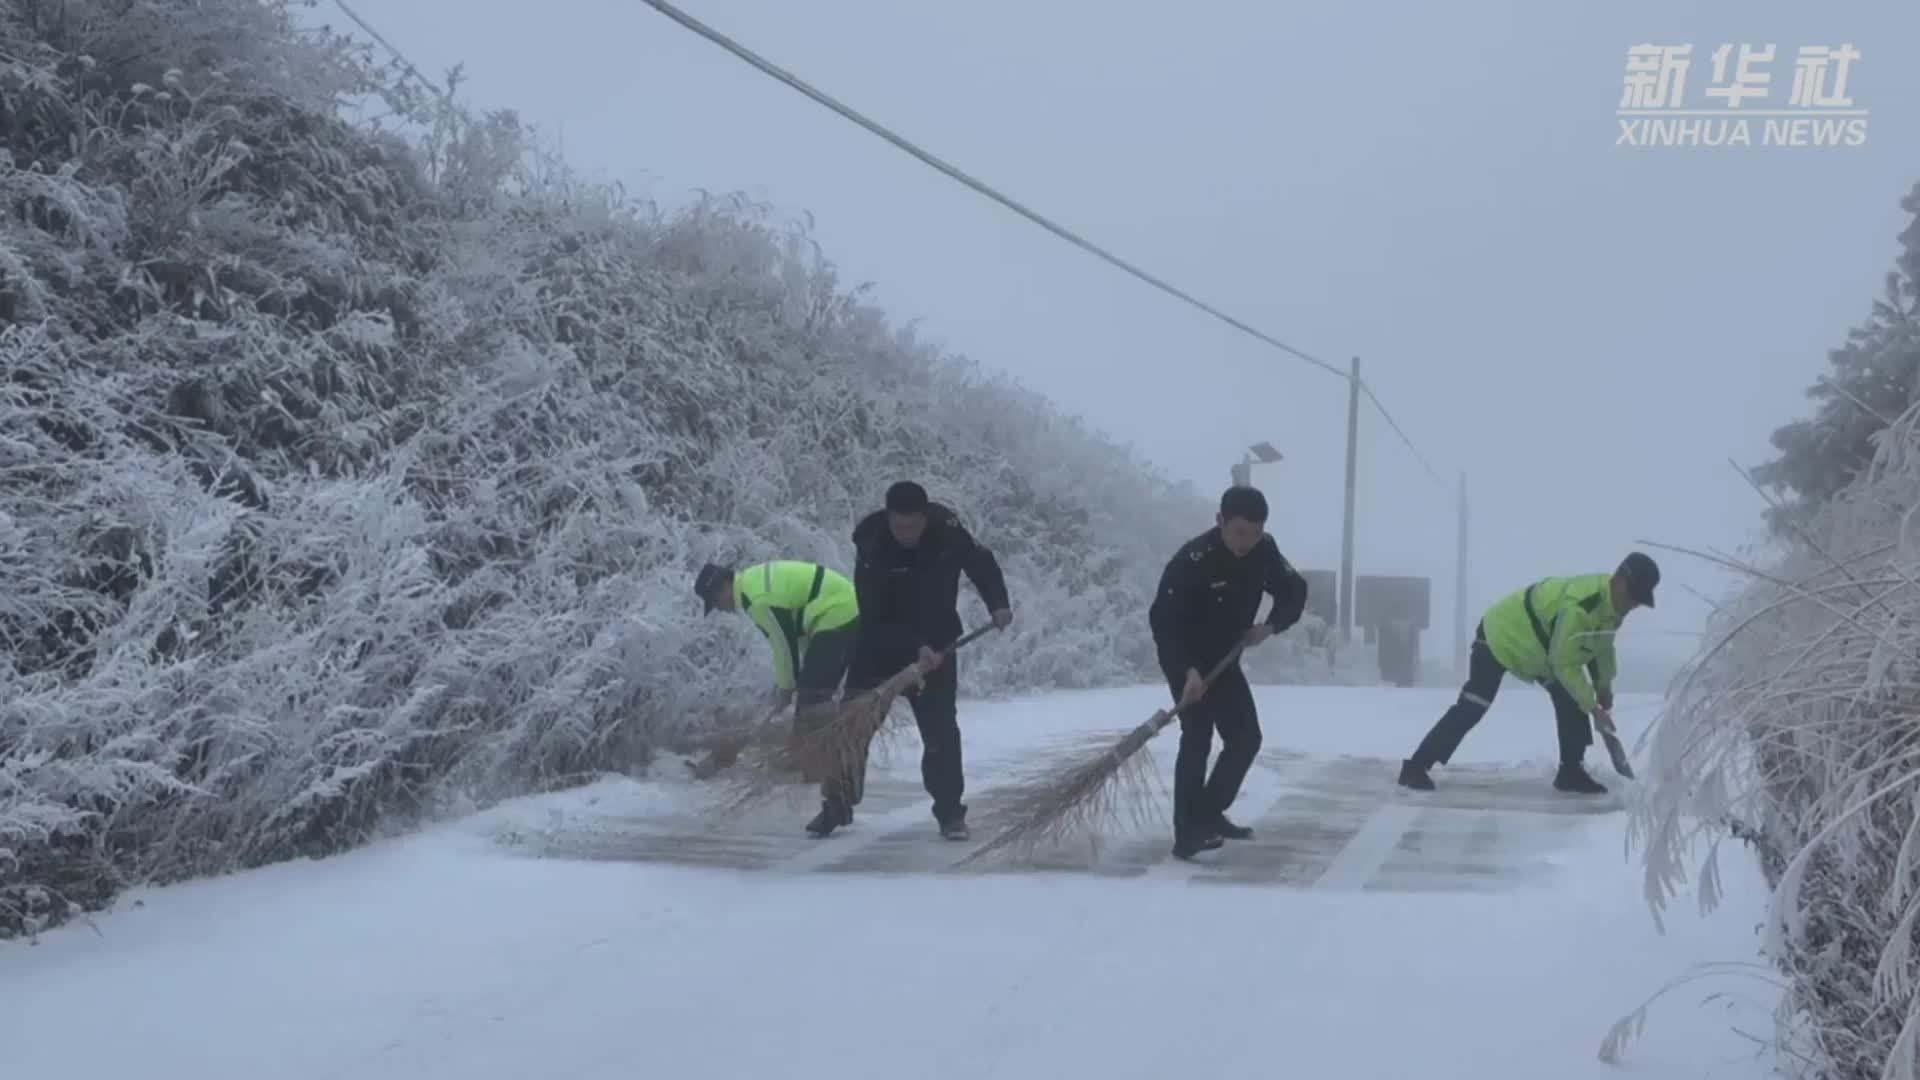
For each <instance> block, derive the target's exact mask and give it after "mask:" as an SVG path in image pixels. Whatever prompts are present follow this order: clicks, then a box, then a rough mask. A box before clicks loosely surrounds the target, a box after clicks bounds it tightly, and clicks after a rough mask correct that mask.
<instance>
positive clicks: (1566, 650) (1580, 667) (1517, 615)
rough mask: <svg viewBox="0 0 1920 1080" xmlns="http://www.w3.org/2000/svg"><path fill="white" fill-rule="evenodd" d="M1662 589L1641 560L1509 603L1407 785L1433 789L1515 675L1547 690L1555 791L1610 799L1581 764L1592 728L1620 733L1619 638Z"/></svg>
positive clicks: (1518, 595) (1489, 618) (1548, 581)
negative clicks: (1556, 766) (1630, 616)
mask: <svg viewBox="0 0 1920 1080" xmlns="http://www.w3.org/2000/svg"><path fill="white" fill-rule="evenodd" d="M1658 584H1660V567H1659V566H1658V565H1656V564H1655V563H1654V561H1653V560H1652V559H1651V558H1649V557H1647V556H1646V555H1643V554H1641V553H1640V552H1638V551H1636V552H1633V553H1632V554H1630V555H1628V556H1627V557H1626V558H1625V559H1623V560H1621V562H1620V565H1619V567H1618V568H1617V569H1615V570H1614V571H1613V573H1611V574H1608V573H1598V574H1578V575H1575V576H1573V577H1550V578H1544V579H1542V580H1540V581H1536V582H1534V583H1533V584H1532V585H1529V586H1527V587H1526V588H1524V589H1520V590H1517V591H1515V592H1512V593H1508V594H1507V595H1506V596H1504V597H1501V598H1500V599H1499V600H1498V601H1496V602H1495V603H1494V605H1493V606H1492V607H1491V608H1488V609H1487V613H1486V615H1485V616H1484V617H1482V618H1481V620H1480V626H1479V629H1478V630H1477V631H1476V632H1475V633H1474V636H1473V649H1472V651H1471V652H1470V653H1469V654H1468V658H1467V682H1466V685H1465V686H1462V687H1461V688H1460V697H1459V699H1458V700H1456V701H1455V702H1454V703H1453V706H1452V707H1451V708H1449V709H1448V710H1447V711H1446V714H1445V715H1443V716H1441V717H1440V719H1439V720H1438V721H1436V722H1435V723H1434V725H1433V729H1432V730H1430V731H1428V732H1427V737H1426V738H1424V739H1422V740H1420V745H1419V747H1418V748H1417V749H1415V750H1414V752H1413V756H1412V757H1410V758H1408V759H1406V760H1405V761H1403V762H1401V764H1400V784H1401V786H1403V787H1409V788H1413V789H1414V790H1416V791H1432V790H1433V779H1432V778H1431V777H1429V776H1428V775H1427V772H1428V770H1430V769H1432V768H1433V767H1434V766H1435V765H1444V764H1446V763H1447V761H1448V760H1450V759H1451V758H1452V757H1453V752H1454V751H1455V750H1457V749H1459V747H1460V740H1462V739H1464V738H1466V737H1467V732H1469V731H1472V730H1473V726H1474V725H1475V724H1478V723H1479V722H1480V718H1481V717H1483V716H1485V715H1487V708H1488V707H1489V706H1491V705H1492V704H1493V695H1494V694H1496V693H1498V692H1499V690H1500V683H1501V680H1502V679H1504V678H1505V677H1506V676H1507V675H1508V674H1512V675H1513V676H1514V677H1516V678H1518V679H1519V680H1520V681H1522V682H1532V683H1541V684H1543V685H1544V686H1545V687H1546V689H1547V696H1548V697H1549V698H1551V699H1552V701H1553V716H1554V720H1555V722H1556V726H1557V728H1558V731H1559V736H1560V771H1559V772H1558V773H1557V774H1556V775H1555V776H1554V778H1553V786H1554V787H1555V788H1556V789H1558V790H1560V791H1565V792H1570V793H1574V794H1581V795H1604V794H1606V793H1607V789H1606V786H1605V785H1603V784H1601V783H1600V782H1599V781H1598V780H1595V779H1594V778H1593V777H1592V776H1590V775H1588V773H1587V768H1586V765H1585V764H1584V763H1583V760H1584V758H1585V757H1586V753H1587V747H1588V746H1590V745H1591V744H1592V743H1593V726H1598V727H1599V728H1600V729H1601V730H1602V731H1606V732H1612V731H1613V715H1612V709H1613V676H1614V671H1615V667H1616V661H1615V658H1614V651H1613V635H1614V632H1615V631H1617V630H1619V629H1620V622H1621V620H1622V619H1625V618H1626V617H1627V613H1628V612H1630V611H1632V610H1633V609H1634V608H1636V607H1649V608H1650V607H1652V606H1653V587H1654V586H1655V585H1658ZM1589 674H1591V675H1592V681H1591V682H1589V681H1588V675H1589ZM1589 715H1591V716H1592V722H1591V725H1590V724H1589V721H1588V716H1589Z"/></svg>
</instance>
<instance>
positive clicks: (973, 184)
mask: <svg viewBox="0 0 1920 1080" xmlns="http://www.w3.org/2000/svg"><path fill="white" fill-rule="evenodd" d="M640 2H641V3H644V4H646V5H647V6H648V7H651V8H653V9H654V10H655V11H658V12H659V13H660V14H662V15H665V16H666V17H667V18H669V19H672V20H673V21H674V22H677V23H679V24H680V25H681V26H684V27H686V28H687V29H689V30H691V31H693V32H694V33H696V34H699V35H700V36H701V37H703V38H706V39H707V40H708V41H711V42H712V43H714V44H715V45H718V46H720V47H721V48H722V49H725V50H726V51H727V52H729V53H732V54H733V55H734V56H736V57H738V58H739V59H741V60H744V61H745V62H747V63H748V64H751V65H752V66H753V67H754V68H756V69H758V70H759V71H760V72H761V73H763V74H765V75H767V76H769V77H770V78H773V79H775V80H777V81H779V82H781V83H784V84H785V85H787V86H789V87H791V88H792V89H794V90H797V91H799V92H800V93H802V94H804V95H806V96H807V97H809V98H812V99H813V100H814V101H815V102H818V103H819V104H821V105H824V106H826V107H827V108H828V109H831V110H833V111H834V112H835V113H838V114H839V115H840V116H842V117H844V118H845V119H847V120H851V121H852V122H854V123H855V124H858V125H860V126H861V127H863V128H865V129H866V130H867V131H869V132H871V133H873V134H874V135H877V136H879V137H880V138H882V139H885V140H886V141H887V142H889V143H892V144H893V145H894V146H895V147H898V148H899V149H900V150H902V151H904V152H906V153H907V154H910V155H912V156H913V157H914V158H916V159H918V160H919V161H921V162H922V163H923V164H926V165H928V166H930V167H931V168H933V169H936V170H938V171H939V172H941V173H943V174H945V175H946V176H947V177H948V178H950V179H952V180H955V181H957V182H959V183H961V184H964V185H965V186H967V187H969V188H971V189H973V190H974V191H976V192H978V193H979V194H981V195H984V196H986V197H987V198H989V199H992V200H993V201H994V202H997V203H999V204H1000V205H1002V206H1004V207H1006V208H1007V209H1009V210H1012V211H1013V212H1014V213H1016V214H1019V215H1020V216H1021V217H1024V218H1026V219H1027V220H1028V221H1031V222H1033V223H1034V224H1036V225H1038V226H1040V227H1041V228H1043V229H1045V230H1047V231H1048V232H1050V233H1053V234H1054V235H1055V236H1058V237H1060V238H1061V239H1063V240H1065V241H1067V242H1068V243H1070V244H1073V245H1074V246H1075V247H1078V248H1080V249H1081V250H1083V251H1085V252H1087V253H1088V254H1091V255H1093V256H1095V257H1097V258H1099V259H1102V260H1105V261H1106V262H1108V263H1111V264H1112V265H1114V266H1116V267H1119V268H1120V269H1121V270H1124V271H1126V272H1127V273H1129V274H1132V275H1133V276H1134V277H1136V278H1139V279H1140V280H1141V281H1144V282H1146V283H1147V284H1149V285H1151V286H1153V287H1154V288H1156V289H1159V290H1160V291H1162V292H1164V293H1166V294H1168V295H1169V296H1172V297H1174V298H1175V299H1178V300H1181V301H1184V302H1186V303H1188V304H1190V305H1192V306H1193V307H1196V308H1198V309H1199V310H1201V311H1203V312H1205V313H1207V314H1208V315H1211V316H1213V317H1214V318H1216V319H1218V320H1220V321H1221V322H1224V323H1226V324H1227V325H1229V326H1231V327H1233V328H1234V329H1236V330H1239V331H1241V332H1242V333H1245V334H1247V335H1249V336H1251V337H1254V338H1257V339H1258V340H1260V341H1263V342H1265V343H1266V344H1268V345H1271V346H1273V347H1274V348H1276V349H1279V350H1281V351H1282V352H1285V353H1288V354H1290V355H1292V356H1295V357H1298V358H1299V359H1301V360H1304V361H1306V362H1307V363H1309V364H1312V365H1313V366H1314V367H1317V368H1319V369H1321V370H1322V371H1326V372H1330V373H1332V374H1334V375H1337V376H1339V377H1340V378H1341V379H1343V380H1351V379H1352V378H1353V376H1352V375H1351V374H1350V373H1348V372H1346V371H1342V370H1341V369H1340V368H1338V367H1336V366H1334V365H1333V364H1329V363H1327V362H1326V361H1324V360H1322V359H1320V358H1319V357H1317V356H1313V355H1311V354H1309V353H1306V352H1304V351H1302V350H1300V349H1297V348H1295V347H1293V346H1292V345H1289V344H1287V343H1286V342H1284V341H1281V340H1279V339H1277V338H1275V337H1273V336H1272V335H1270V334H1267V333H1266V332H1264V331H1262V330H1258V329H1256V328H1254V327H1252V326H1249V325H1248V324H1247V323H1246V322H1244V321H1242V320H1240V319H1236V318H1234V317H1233V316H1232V315H1229V314H1227V313H1226V312H1224V311H1221V310H1220V309H1219V308H1216V307H1214V306H1213V305H1211V304H1208V303H1206V302H1205V301H1203V300H1200V299H1199V298H1197V297H1195V296H1193V295H1192V294H1190V293H1188V292H1186V291H1185V290H1182V289H1179V288H1177V287H1175V286H1173V285H1170V284H1168V283H1167V282H1165V281H1162V280H1161V279H1160V278H1158V277H1155V276H1154V275H1152V274H1149V273H1147V272H1146V271H1145V270H1142V269H1140V268H1139V267H1137V266H1134V265H1133V264H1132V263H1129V262H1127V261H1126V260H1125V259H1122V258H1120V257H1119V256H1117V255H1114V254H1112V253H1110V252H1108V251H1107V250H1106V249H1104V248H1102V247H1100V246H1099V245H1097V244H1095V243H1093V242H1092V241H1090V240H1087V239H1086V238H1084V237H1082V236H1080V235H1078V234H1077V233H1074V232H1073V231H1072V230H1070V229H1067V228H1066V227H1064V226H1061V225H1058V224H1055V223H1054V222H1053V221H1052V220H1050V219H1048V218H1047V217H1045V216H1043V215H1041V214H1039V213H1036V212H1035V211H1033V210H1031V209H1028V208H1027V207H1026V206H1024V205H1022V204H1021V203H1019V202H1017V201H1015V200H1013V199H1011V198H1009V197H1007V196H1006V195H1003V194H1001V193H1000V192H999V191H997V190H995V189H994V188H992V187H990V186H988V185H987V184H985V183H982V182H981V181H979V180H976V179H974V178H973V177H972V176H970V175H968V174H967V173H965V172H963V171H961V170H960V169H958V168H956V167H955V166H953V165H950V164H948V163H947V162H945V161H942V160H941V159H940V158H938V157H935V156H934V155H933V154H930V153H928V152H927V151H925V150H922V149H921V148H920V147H918V146H916V145H914V144H913V143H912V142H910V141H908V140H907V139H905V138H903V137H902V136H900V135H898V134H895V133H894V132H893V131H891V130H889V129H888V128H886V127H884V126H882V125H880V124H879V123H877V122H875V121H873V120H870V119H868V118H867V117H865V116H863V115H861V114H860V113H859V112H858V111H856V110H854V109H852V108H850V107H849V106H847V105H844V104H842V103H841V102H839V101H838V100H836V99H834V98H833V97H831V96H830V95H828V94H826V93H825V92H824V91H821V90H819V89H816V88H815V87H813V86H812V85H810V84H808V83H807V82H806V81H805V80H803V79H801V78H800V77H799V76H797V75H794V74H793V73H792V72H789V71H787V70H785V69H784V68H781V67H780V66H779V65H777V64H774V63H773V62H772V61H770V60H767V59H766V58H765V57H762V56H760V55H759V54H758V53H755V52H754V51H753V50H751V49H749V48H747V47H746V46H745V45H742V44H740V43H739V42H737V41H735V40H733V39H732V38H730V37H728V36H727V35H725V34H723V33H721V32H720V31H718V30H716V29H714V28H713V27H711V26H708V25H707V24H706V23H703V22H701V21H700V20H699V19H696V18H694V17H693V16H691V15H689V14H687V13H686V12H684V11H681V10H680V9H679V8H677V7H675V6H674V5H673V4H670V3H668V2H667V0H640ZM1360 386H1361V389H1363V390H1365V391H1366V395H1367V399H1368V400H1369V401H1371V402H1372V403H1373V406H1374V408H1376V409H1378V410H1379V412H1380V416H1381V417H1382V418H1383V419H1385V420H1386V422H1387V425H1388V426H1389V427H1391V428H1392V429H1393V431H1394V433H1395V434H1396V435H1398V436H1399V437H1400V441H1401V442H1403V443H1405V444H1406V447H1407V449H1408V450H1410V451H1412V453H1413V456H1414V458H1415V459H1416V460H1417V461H1419V462H1420V465H1421V467H1422V468H1424V469H1425V470H1426V471H1427V475H1428V476H1429V477H1431V478H1432V479H1433V481H1434V482H1435V483H1436V484H1437V483H1440V478H1439V476H1438V475H1437V474H1436V473H1435V472H1434V471H1433V466H1432V465H1430V464H1428V463H1427V459H1426V457H1425V456H1424V455H1422V454H1421V453H1420V451H1419V449H1418V448H1416V447H1415V446H1414V445H1413V440H1411V439H1409V438H1408V437H1407V433H1406V432H1405V431H1404V430H1402V429H1401V427H1400V425H1399V424H1398V423H1397V422H1396V421H1395V420H1394V419H1393V416H1392V414H1390V413H1388V412H1387V407H1386V405H1384V404H1383V403H1382V402H1381V401H1380V398H1379V395H1377V394H1375V393H1374V391H1373V387H1372V386H1369V385H1368V384H1367V383H1366V380H1364V379H1362V380H1360Z"/></svg>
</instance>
